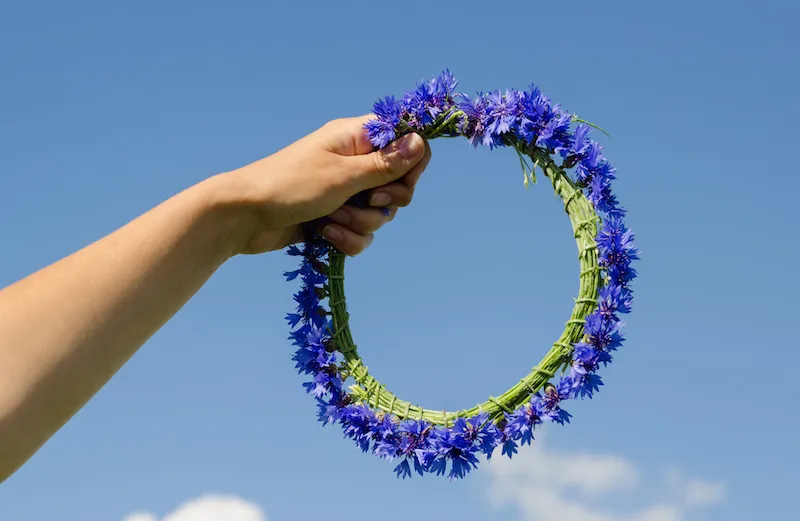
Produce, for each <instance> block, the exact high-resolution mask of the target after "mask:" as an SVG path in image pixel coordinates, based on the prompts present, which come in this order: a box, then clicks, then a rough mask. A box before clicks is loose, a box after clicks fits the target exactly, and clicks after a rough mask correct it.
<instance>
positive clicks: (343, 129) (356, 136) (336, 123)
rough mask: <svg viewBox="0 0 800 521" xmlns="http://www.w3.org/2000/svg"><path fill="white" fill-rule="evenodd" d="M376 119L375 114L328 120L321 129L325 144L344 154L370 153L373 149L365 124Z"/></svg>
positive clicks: (333, 150)
mask: <svg viewBox="0 0 800 521" xmlns="http://www.w3.org/2000/svg"><path fill="white" fill-rule="evenodd" d="M372 119H375V115H374V114H366V115H364V116H358V117H354V118H341V119H336V120H333V121H330V122H328V124H327V125H325V126H324V127H323V128H322V129H320V131H322V136H321V137H322V139H323V141H324V143H325V146H326V147H327V148H328V149H329V150H330V151H331V152H335V153H337V154H339V155H343V156H358V155H363V154H369V153H370V152H372V150H373V148H374V147H373V146H372V143H370V141H369V137H368V136H367V131H366V130H365V129H364V125H366V124H367V122H368V121H370V120H372Z"/></svg>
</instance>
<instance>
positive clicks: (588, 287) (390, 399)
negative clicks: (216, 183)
mask: <svg viewBox="0 0 800 521" xmlns="http://www.w3.org/2000/svg"><path fill="white" fill-rule="evenodd" d="M532 159H534V158H532ZM534 161H535V159H534ZM540 164H542V165H543V170H544V173H545V175H546V176H547V177H548V178H549V179H550V181H551V183H552V185H553V189H554V190H555V193H556V194H557V195H558V196H559V197H560V199H561V200H562V201H563V203H564V210H565V211H566V213H567V215H568V216H569V219H570V222H571V223H572V229H573V231H574V234H575V241H576V243H577V245H578V260H579V262H580V285H579V290H578V298H577V299H575V306H574V307H573V309H572V315H571V316H570V318H569V320H568V321H567V323H566V326H565V328H564V332H563V333H562V334H561V336H560V337H559V338H558V340H556V341H555V342H554V343H553V346H552V348H551V349H550V351H549V352H548V353H547V354H546V355H545V357H544V358H543V359H542V360H541V361H540V362H539V364H538V365H536V366H534V367H533V369H531V371H530V372H529V373H528V374H527V375H526V376H525V377H524V378H522V379H521V380H520V381H519V382H518V383H517V384H516V385H514V386H512V387H511V388H510V389H508V390H507V391H506V392H504V393H503V394H501V395H500V396H497V397H491V398H489V399H487V400H486V401H485V402H483V403H482V404H480V405H476V406H475V407H473V408H471V409H466V410H463V411H459V412H443V411H438V410H431V409H424V408H422V407H419V406H417V405H413V404H410V403H409V402H407V401H405V400H402V399H400V398H398V397H396V396H395V395H394V394H393V393H391V392H389V391H387V390H386V389H385V387H384V386H383V385H382V384H381V383H380V382H378V380H376V379H375V377H373V376H372V375H371V374H370V373H369V371H368V370H367V367H366V366H365V365H364V362H363V361H362V359H361V357H360V356H359V354H358V349H357V348H356V344H355V343H354V342H353V336H352V333H351V331H350V324H349V321H348V318H349V314H348V312H347V303H346V299H345V289H344V266H345V258H346V255H344V254H343V253H340V252H331V254H330V265H329V268H328V274H329V278H330V282H329V286H330V295H331V305H330V307H331V313H332V316H333V331H335V333H334V335H333V337H334V339H335V341H336V345H337V348H338V350H339V351H340V352H341V353H342V354H343V356H344V362H345V364H344V366H345V367H346V368H347V371H348V373H349V374H350V375H351V376H352V377H353V379H355V381H356V382H357V385H354V386H352V387H350V392H351V396H352V397H353V398H354V399H356V400H357V401H359V402H364V403H368V404H369V405H370V406H372V407H374V408H377V409H380V410H382V411H384V412H386V413H389V414H392V415H394V416H396V417H397V418H399V419H401V420H405V419H409V418H413V419H421V420H426V421H428V422H430V423H432V424H435V425H453V423H454V422H455V420H456V418H470V417H473V416H477V415H478V414H481V413H488V414H489V416H490V418H493V419H494V418H498V417H500V416H502V415H503V413H506V412H511V411H513V410H515V409H517V408H518V407H519V406H521V405H523V404H524V403H526V402H528V401H529V400H530V398H531V396H532V395H534V394H535V393H537V392H539V390H541V388H542V387H543V386H544V385H545V384H546V383H547V382H548V381H549V380H550V379H552V378H553V377H554V376H555V374H556V373H557V372H558V371H559V370H562V369H564V368H565V367H566V366H568V365H569V362H570V361H571V355H572V350H573V344H575V343H577V342H579V341H581V339H582V338H583V337H584V336H585V333H584V322H585V319H586V316H587V315H588V314H589V313H591V312H592V311H594V310H595V309H596V308H597V294H598V290H599V287H600V281H601V279H600V267H599V265H598V262H597V244H596V243H595V237H596V236H597V223H598V222H599V220H600V218H599V217H598V216H597V214H596V213H595V211H594V208H593V207H592V205H591V203H590V202H589V201H588V200H587V199H586V196H584V195H583V193H582V192H581V190H580V188H579V187H577V186H576V185H575V183H574V182H573V181H572V180H570V179H569V177H567V175H566V173H565V172H564V170H563V169H561V168H559V167H558V166H557V165H556V164H555V163H554V162H553V160H552V159H550V158H549V157H546V158H542V160H541V162H540Z"/></svg>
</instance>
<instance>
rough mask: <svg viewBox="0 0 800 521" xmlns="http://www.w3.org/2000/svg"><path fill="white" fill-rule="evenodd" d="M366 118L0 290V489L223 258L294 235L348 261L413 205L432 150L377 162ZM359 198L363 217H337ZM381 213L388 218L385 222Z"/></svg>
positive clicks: (389, 154) (187, 196)
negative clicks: (310, 226) (312, 236)
mask: <svg viewBox="0 0 800 521" xmlns="http://www.w3.org/2000/svg"><path fill="white" fill-rule="evenodd" d="M369 117H370V116H364V117H360V118H345V119H340V120H336V121H332V122H330V123H328V124H326V125H325V126H323V127H322V128H320V129H319V130H317V131H316V132H313V133H312V134H310V135H308V136H306V137H305V138H303V139H301V140H299V141H297V142H296V143H293V144H292V145H290V146H288V147H286V148H285V149H283V150H281V151H279V152H277V153H275V154H272V155H270V156H268V157H266V158H264V159H262V160H259V161H257V162H255V163H252V164H250V165H247V166H244V167H242V168H238V169H235V170H231V171H229V172H225V173H222V174H219V175H216V176H213V177H211V178H209V179H207V180H205V181H203V182H201V183H199V184H197V185H195V186H192V187H191V188H189V189H187V190H185V191H183V192H181V193H179V194H177V195H175V196H174V197H172V198H170V199H168V200H166V201H165V202H164V203H162V204H160V205H159V206H157V207H156V208H154V209H152V210H150V211H149V212H147V213H145V214H144V215H142V216H141V217H139V218H137V219H135V220H134V221H132V222H130V223H129V224H127V225H126V226H124V227H122V228H120V229H119V230H117V231H115V232H113V233H111V234H110V235H108V236H106V237H103V238H102V239H100V240H98V241H97V242H95V243H93V244H91V245H89V246H87V247H86V248H83V249H82V250H80V251H77V252H76V253H73V254H72V255H70V256H68V257H65V258H64V259H62V260H60V261H58V262H56V263H54V264H52V265H50V266H48V267H46V268H44V269H42V270H40V271H38V272H36V273H34V274H32V275H30V276H28V277H26V278H24V279H22V280H20V281H19V282H16V283H15V284H12V285H11V286H9V287H7V288H5V289H3V290H0V482H2V481H4V480H5V479H6V478H8V477H9V476H11V475H12V474H13V473H14V472H15V471H16V470H17V469H18V468H19V467H20V466H22V465H23V464H24V463H25V462H26V461H27V460H28V459H29V458H30V457H31V456H32V455H33V454H35V453H36V451H37V450H38V449H39V448H40V447H41V446H42V445H43V444H44V443H45V442H46V441H47V440H48V439H49V438H50V437H51V436H53V434H55V433H56V432H57V431H58V430H59V429H60V428H61V427H62V426H63V425H64V424H65V423H66V422H67V421H69V420H70V418H72V416H73V415H74V414H75V413H76V412H77V411H78V410H79V409H80V408H81V407H83V406H84V405H85V404H86V403H87V402H88V401H89V400H90V399H91V398H92V397H93V396H94V395H95V394H96V393H97V392H98V391H99V390H100V389H101V388H102V387H103V386H104V385H105V384H106V383H107V382H108V381H109V380H110V379H111V378H112V377H113V376H114V374H116V373H117V371H118V370H119V369H120V368H121V367H122V366H123V365H124V364H125V362H127V361H128V359H130V357H131V356H132V355H133V354H134V353H135V352H136V351H137V350H138V349H139V348H140V347H141V346H142V345H143V344H144V343H145V342H147V340H148V339H149V338H150V337H151V336H152V335H153V334H154V333H155V332H156V331H158V330H159V328H161V327H162V326H163V325H164V324H165V323H166V322H167V321H168V320H169V319H170V318H171V317H172V316H173V315H174V314H175V313H176V312H177V311H178V310H180V308H181V307H182V306H183V305H184V304H186V302H187V301H188V300H189V299H190V298H191V297H192V296H193V295H194V294H195V293H196V292H197V291H198V290H199V289H200V288H201V287H202V286H203V284H204V283H205V282H206V281H207V280H208V279H209V277H211V275H213V273H214V272H215V271H216V270H217V269H218V268H219V267H220V266H221V265H222V264H223V263H225V262H226V261H227V260H228V259H230V258H232V257H234V256H236V255H240V254H257V253H263V252H268V251H275V250H280V249H282V248H284V247H286V246H287V245H289V244H291V243H294V242H297V241H300V240H302V238H303V235H302V227H301V226H300V225H301V224H302V223H305V222H308V221H313V220H315V219H318V218H321V217H325V216H330V218H331V219H332V221H333V222H332V223H331V224H329V225H327V226H326V227H325V229H324V230H323V235H325V236H326V238H327V239H328V240H329V241H330V242H331V243H332V244H333V245H334V246H336V247H337V248H338V249H340V250H341V251H343V252H344V253H347V254H349V255H357V254H359V253H361V252H362V251H363V250H364V249H365V248H366V247H368V246H369V244H370V243H371V242H372V237H373V233H374V232H375V231H377V230H378V229H379V228H380V227H381V226H383V225H384V224H386V222H388V221H389V220H391V219H392V218H393V217H394V215H395V213H396V211H397V208H398V207H403V206H406V205H408V204H409V203H410V202H411V198H412V196H413V192H414V187H415V185H416V183H417V181H418V180H419V178H420V175H421V174H422V172H423V170H424V169H425V167H426V166H427V164H428V161H429V160H430V148H429V146H428V144H427V142H426V141H425V140H423V139H422V138H421V137H420V136H418V135H416V134H409V135H407V136H404V137H403V138H401V139H400V140H398V141H396V142H395V143H393V144H392V145H390V146H389V147H387V148H386V149H384V150H383V151H378V152H373V149H372V145H371V144H370V143H369V141H368V139H367V138H366V135H365V133H364V131H363V125H364V123H365V122H366V121H367V120H368V119H369ZM365 190H368V191H369V194H370V204H371V206H372V207H370V208H363V209H359V208H355V207H352V206H348V205H345V202H346V201H347V200H348V199H349V198H350V197H352V196H353V195H355V194H357V193H360V192H362V191H365ZM378 207H388V208H389V210H390V211H389V215H388V216H387V215H385V214H384V213H383V212H382V211H381V210H380V209H379V208H378Z"/></svg>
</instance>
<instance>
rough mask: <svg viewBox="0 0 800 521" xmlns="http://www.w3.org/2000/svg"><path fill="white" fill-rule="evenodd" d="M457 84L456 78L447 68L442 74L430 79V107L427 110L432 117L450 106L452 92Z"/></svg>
mask: <svg viewBox="0 0 800 521" xmlns="http://www.w3.org/2000/svg"><path fill="white" fill-rule="evenodd" d="M457 85H458V80H457V79H456V78H455V77H454V76H453V73H451V72H450V71H449V70H448V69H445V70H444V71H442V74H440V75H439V76H437V77H435V78H433V79H432V80H431V82H430V91H431V107H430V108H429V109H428V110H429V111H430V113H431V115H432V116H433V117H434V118H436V117H437V116H438V115H439V114H441V113H442V112H444V111H447V110H449V109H450V108H452V106H453V93H454V92H455V88H456V86H457Z"/></svg>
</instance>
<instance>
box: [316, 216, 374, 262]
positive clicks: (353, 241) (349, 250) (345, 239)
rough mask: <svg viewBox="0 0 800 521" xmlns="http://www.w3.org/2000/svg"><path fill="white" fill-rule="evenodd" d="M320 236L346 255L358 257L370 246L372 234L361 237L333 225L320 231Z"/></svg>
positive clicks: (342, 227)
mask: <svg viewBox="0 0 800 521" xmlns="http://www.w3.org/2000/svg"><path fill="white" fill-rule="evenodd" d="M322 236H323V237H325V239H327V240H328V242H330V243H331V244H332V245H333V246H335V247H336V248H337V249H338V250H339V251H341V252H342V253H344V254H346V255H358V254H359V253H361V252H362V251H364V250H365V249H367V247H368V246H369V245H370V244H372V237H373V236H372V234H371V233H369V234H366V235H361V234H358V233H356V232H354V231H352V230H349V229H347V228H345V227H344V226H340V225H338V224H335V223H331V224H328V225H327V226H325V228H323V229H322Z"/></svg>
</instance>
